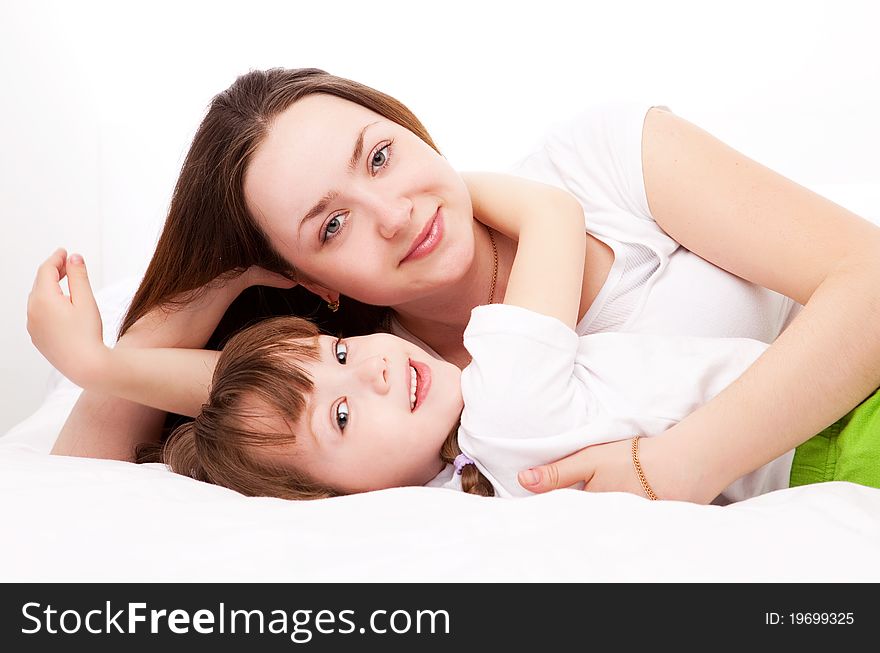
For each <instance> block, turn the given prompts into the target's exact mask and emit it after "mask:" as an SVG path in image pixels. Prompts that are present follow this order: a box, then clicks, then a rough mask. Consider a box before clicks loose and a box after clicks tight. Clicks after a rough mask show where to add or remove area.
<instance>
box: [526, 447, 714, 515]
mask: <svg viewBox="0 0 880 653" xmlns="http://www.w3.org/2000/svg"><path fill="white" fill-rule="evenodd" d="M674 444H675V443H674V441H673V440H672V439H671V438H668V437H666V438H665V439H664V436H663V435H660V436H657V437H652V438H642V439H640V440H639V464H640V465H641V467H642V471H643V472H644V474H645V477H646V478H647V480H648V484H649V485H650V487H651V489H652V490H653V491H654V494H656V495H657V497H658V498H660V499H672V500H677V501H692V502H695V503H709V502H711V501H712V499H714V498H715V496H716V495H717V493H716V492H714V489H705V488H701V487H700V485H701V480H702V479H701V478H700V475H699V466H698V465H697V463H696V462H694V463H688V461H687V459H686V458H685V457H684V456H682V455H679V452H678V451H677V450H676V449H675V448H674ZM692 464H693V465H697V467H696V468H694V467H691V465H692ZM689 469H691V470H694V473H693V474H690V475H688V470H689ZM580 482H583V483H584V484H585V485H584V490H586V491H588V492H630V493H632V494H637V495H639V496H641V497H647V495H646V494H645V490H644V489H643V488H642V484H641V482H640V481H639V477H638V475H637V474H636V470H635V466H634V465H633V459H632V439H631V438H628V439H626V440H620V441H617V442H608V443H606V444H596V445H593V446H590V447H586V448H584V449H581V450H580V451H576V452H575V453H573V454H571V455H570V456H566V457H565V458H562V459H560V460H557V461H556V462H553V463H548V464H547V465H539V466H537V467H533V468H531V469H529V470H522V471H521V472H520V473H519V483H520V485H522V486H523V487H524V488H525V489H527V490H529V491H531V492H535V493H543V492H548V491H549V490H555V489H558V488H566V487H570V486H572V485H574V484H576V483H580ZM708 494H711V496H707V495H708Z"/></svg>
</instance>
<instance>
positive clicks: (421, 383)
mask: <svg viewBox="0 0 880 653" xmlns="http://www.w3.org/2000/svg"><path fill="white" fill-rule="evenodd" d="M409 364H410V365H411V366H412V368H413V369H414V370H415V371H416V404H415V406H413V412H415V411H417V410H418V409H419V406H421V405H422V402H423V401H424V400H425V397H427V396H428V390H430V389H431V368H430V367H428V366H427V365H425V364H424V363H419V362H417V361H414V360H412V359H410V361H409ZM407 383H409V378H408V375H407ZM408 387H409V385H407V388H408Z"/></svg>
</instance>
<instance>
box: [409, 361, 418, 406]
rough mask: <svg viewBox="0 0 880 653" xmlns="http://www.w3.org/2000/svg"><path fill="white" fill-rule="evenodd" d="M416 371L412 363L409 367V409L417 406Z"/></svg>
mask: <svg viewBox="0 0 880 653" xmlns="http://www.w3.org/2000/svg"><path fill="white" fill-rule="evenodd" d="M416 385H417V381H416V371H415V369H414V368H413V366H412V365H410V367H409V409H410V410H412V409H413V408H415V407H416Z"/></svg>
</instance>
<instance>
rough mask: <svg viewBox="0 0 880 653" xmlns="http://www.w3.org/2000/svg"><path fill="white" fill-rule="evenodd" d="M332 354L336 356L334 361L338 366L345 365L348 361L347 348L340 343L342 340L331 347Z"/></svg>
mask: <svg viewBox="0 0 880 653" xmlns="http://www.w3.org/2000/svg"><path fill="white" fill-rule="evenodd" d="M333 353H334V355H335V356H336V360H337V361H339V364H340V365H345V363H346V362H347V361H348V347H347V346H346V344H345V343H344V342H343V341H342V338H340V339H339V340H337V341H336V344H335V345H333Z"/></svg>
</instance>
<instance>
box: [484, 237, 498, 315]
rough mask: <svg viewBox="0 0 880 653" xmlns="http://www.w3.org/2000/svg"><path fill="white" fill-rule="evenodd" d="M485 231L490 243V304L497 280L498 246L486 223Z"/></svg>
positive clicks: (493, 298) (493, 297)
mask: <svg viewBox="0 0 880 653" xmlns="http://www.w3.org/2000/svg"><path fill="white" fill-rule="evenodd" d="M486 231H488V232H489V242H490V243H492V262H493V264H492V285H491V286H490V287H489V301H488V302H486V303H487V304H491V303H492V302H493V301H495V282H496V281H497V280H498V247H496V246H495V236H493V235H492V228H491V227H490V226H488V225H486Z"/></svg>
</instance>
